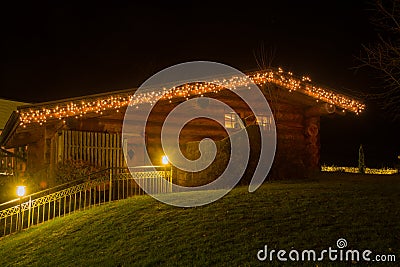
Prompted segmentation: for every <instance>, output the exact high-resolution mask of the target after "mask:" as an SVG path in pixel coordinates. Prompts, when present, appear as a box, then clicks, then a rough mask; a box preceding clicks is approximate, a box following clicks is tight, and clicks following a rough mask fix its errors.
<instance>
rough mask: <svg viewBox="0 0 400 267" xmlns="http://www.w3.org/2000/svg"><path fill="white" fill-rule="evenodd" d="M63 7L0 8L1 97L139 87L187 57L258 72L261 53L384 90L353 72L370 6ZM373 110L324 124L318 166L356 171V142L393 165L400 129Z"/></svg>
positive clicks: (316, 77)
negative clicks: (257, 56) (333, 165)
mask: <svg viewBox="0 0 400 267" xmlns="http://www.w3.org/2000/svg"><path fill="white" fill-rule="evenodd" d="M57 2H58V1H52V2H48V3H46V2H39V1H34V2H33V1H30V2H27V3H23V2H20V1H19V2H17V3H16V4H7V5H4V4H2V8H1V9H0V13H1V14H0V25H1V26H0V28H1V42H0V48H1V49H0V51H1V52H0V55H1V60H0V88H1V94H0V97H2V98H7V99H12V100H18V101H26V102H41V101H47V100H54V99H60V98H66V97H74V96H80V95H85V94H92V93H100V92H107V91H111V90H116V89H125V88H132V87H138V86H140V84H141V82H143V81H144V80H145V79H147V78H148V77H150V76H151V75H152V74H154V73H155V72H157V71H159V70H161V69H163V68H165V67H168V66H171V65H174V64H177V63H182V62H186V61H191V60H210V61H217V62H221V63H225V64H228V65H231V66H233V67H235V68H238V69H239V70H242V71H246V70H254V69H256V68H257V65H256V61H255V58H254V52H260V47H264V50H265V51H266V52H269V51H272V50H274V51H275V56H274V59H273V61H272V64H273V66H281V67H282V68H283V69H284V70H287V71H292V72H294V73H295V74H298V75H309V76H310V77H311V78H312V80H313V81H316V82H319V83H321V84H326V85H329V86H331V87H333V88H337V89H338V90H346V91H348V90H353V91H370V90H373V89H371V88H373V87H374V86H379V83H378V82H377V81H376V80H375V79H372V78H371V77H372V76H373V75H371V73H370V72H369V71H367V70H359V71H358V72H356V71H355V70H354V69H351V68H353V67H355V66H357V64H358V62H357V60H356V59H355V57H356V56H357V55H358V54H359V52H360V49H361V44H367V43H370V42H372V41H373V40H374V38H375V33H374V31H373V28H372V26H371V24H370V23H369V21H368V17H369V13H368V11H367V9H368V8H370V7H371V4H369V2H368V1H329V2H326V1H263V2H264V4H263V5H260V4H258V3H252V2H250V1H240V2H238V3H236V2H234V1H232V2H229V3H226V4H218V5H216V2H217V1H214V2H204V1H196V2H193V3H186V4H183V3H180V4H173V3H171V2H170V1H165V2H166V3H164V4H160V3H156V2H151V1H147V2H146V3H147V4H140V5H139V4H137V3H135V1H126V2H121V1H119V2H117V1H108V2H107V3H106V4H100V2H92V4H88V3H86V4H81V3H79V4H71V2H70V1H66V2H65V3H64V4H60V3H57ZM367 104H368V107H367V109H368V110H367V111H366V112H365V114H362V115H361V116H360V117H359V118H356V117H355V116H352V115H350V116H347V117H345V118H334V119H326V120H323V122H322V126H323V129H322V135H321V142H322V154H323V155H322V161H325V162H326V163H337V164H339V165H340V164H344V163H346V164H348V165H349V164H355V163H354V162H355V161H356V156H357V150H358V146H359V144H360V143H364V144H365V145H364V146H365V150H366V161H367V164H368V160H369V159H370V164H381V163H380V162H379V161H382V164H388V163H389V162H390V164H392V163H393V162H394V161H395V159H396V156H395V155H398V154H400V142H399V141H398V140H397V139H398V138H397V135H398V134H397V133H398V126H397V124H398V123H397V124H396V123H393V122H391V121H389V120H387V119H385V118H384V117H385V116H386V115H385V114H384V113H382V112H381V111H380V110H378V109H376V108H375V107H374V104H373V103H372V104H369V103H367ZM376 127H378V129H379V130H378V129H376ZM396 127H397V128H396ZM342 153H343V155H344V156H343V157H342V158H340V157H338V155H340V154H342ZM396 153H397V154H396ZM345 158H346V160H345ZM372 159H374V160H372ZM341 160H342V161H346V162H339V161H341ZM347 161H348V162H347ZM322 163H324V162H322Z"/></svg>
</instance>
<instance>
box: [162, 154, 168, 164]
mask: <svg viewBox="0 0 400 267" xmlns="http://www.w3.org/2000/svg"><path fill="white" fill-rule="evenodd" d="M161 163H162V164H164V165H167V164H169V160H168V157H167V156H166V155H164V156H162V157H161Z"/></svg>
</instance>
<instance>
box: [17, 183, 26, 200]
mask: <svg viewBox="0 0 400 267" xmlns="http://www.w3.org/2000/svg"><path fill="white" fill-rule="evenodd" d="M25 188H26V187H25V186H23V185H19V186H17V195H18V196H19V197H23V196H24V195H25V192H26V190H25Z"/></svg>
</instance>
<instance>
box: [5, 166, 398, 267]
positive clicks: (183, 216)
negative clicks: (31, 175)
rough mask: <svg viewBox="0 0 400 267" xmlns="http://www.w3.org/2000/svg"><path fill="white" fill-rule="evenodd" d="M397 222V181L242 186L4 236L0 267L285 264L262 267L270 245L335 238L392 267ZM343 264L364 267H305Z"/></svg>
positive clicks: (319, 246)
mask: <svg viewBox="0 0 400 267" xmlns="http://www.w3.org/2000/svg"><path fill="white" fill-rule="evenodd" d="M399 218H400V176H399V175H396V176H374V175H355V174H335V173H326V174H320V175H319V176H317V177H316V178H315V179H313V180H307V181H285V182H283V181H281V182H272V183H267V184H265V185H263V186H262V187H261V188H260V189H258V190H257V191H256V192H254V193H248V192H247V187H238V188H236V189H234V190H233V191H232V192H230V193H229V194H228V195H227V196H225V197H224V198H222V199H221V200H219V201H217V202H215V203H212V204H209V205H206V206H203V207H198V208H176V207H171V206H168V205H164V204H162V203H159V202H157V201H156V200H154V199H152V198H151V197H148V196H142V197H135V198H131V199H127V200H122V201H119V202H114V203H111V204H105V205H102V206H100V207H96V208H93V209H90V210H86V211H82V212H77V213H75V214H72V215H68V216H66V217H64V218H57V219H55V220H53V221H51V222H47V223H44V224H42V225H39V226H35V227H32V228H31V229H29V230H26V231H23V232H22V233H18V234H14V235H11V236H8V237H4V238H2V239H0V266H31V265H34V266H35V265H37V266H95V265H96V266H155V265H172V266H176V265H182V266H205V265H207V266H209V265H212V266H238V265H240V266H258V265H260V266H266V265H268V266H270V265H272V266H282V265H283V264H282V262H280V261H278V260H277V259H276V257H275V258H274V261H272V262H270V261H268V260H267V261H264V262H260V261H258V260H257V256H256V255H257V252H258V251H259V250H260V249H262V248H263V247H264V245H268V248H269V249H277V250H279V249H284V250H286V251H287V252H289V251H290V250H292V249H296V250H298V251H302V250H304V249H315V250H316V251H317V252H318V253H319V252H320V251H321V250H323V249H328V248H329V247H332V248H335V249H336V241H337V240H338V239H339V238H345V239H346V240H347V244H348V246H347V248H346V249H358V250H360V251H362V250H365V249H369V250H371V251H373V254H372V255H375V254H394V255H395V256H396V260H397V264H392V266H396V265H399V264H400V223H399ZM286 256H287V255H286ZM349 264H350V265H354V266H357V265H360V263H355V262H353V263H351V262H344V261H343V262H329V261H324V262H304V266H317V265H318V266H347V265H349ZM361 264H363V265H364V264H365V262H362V263H361ZM369 264H370V265H372V263H369ZM286 265H287V266H301V263H299V262H291V261H289V262H287V263H286ZM375 265H376V266H386V265H387V264H384V263H379V264H375Z"/></svg>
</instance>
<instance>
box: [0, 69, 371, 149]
mask: <svg viewBox="0 0 400 267" xmlns="http://www.w3.org/2000/svg"><path fill="white" fill-rule="evenodd" d="M216 82H217V83H219V84H222V85H223V86H219V87H218V86H215V84H211V83H210V84H209V85H208V86H206V87H202V90H199V89H198V88H199V87H198V86H196V85H193V86H191V85H188V84H186V85H182V86H180V87H176V88H175V87H173V88H170V89H167V90H164V91H163V93H165V94H163V95H162V97H164V98H165V99H171V98H174V97H187V96H189V95H190V96H193V95H200V94H201V95H202V94H204V93H208V91H207V90H208V89H204V88H210V90H209V92H212V91H218V90H223V89H224V88H228V87H229V88H230V87H232V84H233V87H235V86H236V87H237V86H246V84H248V83H249V82H254V83H255V84H257V85H259V86H260V85H264V84H275V85H278V86H279V87H282V88H285V89H287V90H288V91H289V92H292V91H296V92H299V93H300V94H303V95H305V96H308V97H311V98H314V99H316V101H322V102H325V103H328V104H330V105H334V106H337V107H339V108H341V109H343V110H347V111H350V112H354V113H356V114H358V113H359V112H361V111H362V110H364V108H365V105H364V104H363V103H362V102H361V101H359V100H358V99H356V98H355V97H353V96H349V95H346V94H343V93H341V92H338V91H337V90H334V89H331V88H328V87H326V86H320V85H317V84H315V83H312V82H311V79H310V78H309V77H304V76H303V77H297V76H295V75H293V73H291V72H285V71H283V70H282V69H281V68H278V69H268V70H264V71H256V72H251V73H247V78H246V79H243V78H238V77H230V78H226V79H225V78H224V79H223V81H221V80H216ZM135 91H136V88H131V89H126V90H119V91H112V92H107V93H101V94H95V95H86V96H81V97H75V98H68V99H61V100H57V101H50V102H43V103H37V104H33V105H22V106H19V107H18V110H17V112H16V114H12V116H11V117H10V119H9V121H8V123H7V124H8V128H10V127H12V128H14V129H15V128H16V127H18V126H22V127H26V125H28V124H32V123H37V124H40V125H42V124H43V123H46V122H47V121H48V120H54V119H59V120H63V119H65V118H67V117H76V118H79V117H81V116H83V115H84V114H87V113H102V112H103V111H105V110H111V109H116V110H118V109H120V108H123V107H126V106H128V105H132V103H134V105H138V104H141V103H145V102H149V103H154V102H152V101H154V100H155V99H158V98H157V96H158V97H159V95H157V94H156V95H157V96H154V97H153V95H152V93H151V92H150V93H146V94H143V95H135V97H134V93H135ZM133 97H134V98H133ZM131 101H132V102H131ZM5 130H6V129H5ZM8 130H9V131H12V130H11V128H10V129H8ZM5 134H7V133H3V134H2V136H1V137H0V143H1V141H2V140H4V137H3V135H5Z"/></svg>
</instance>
